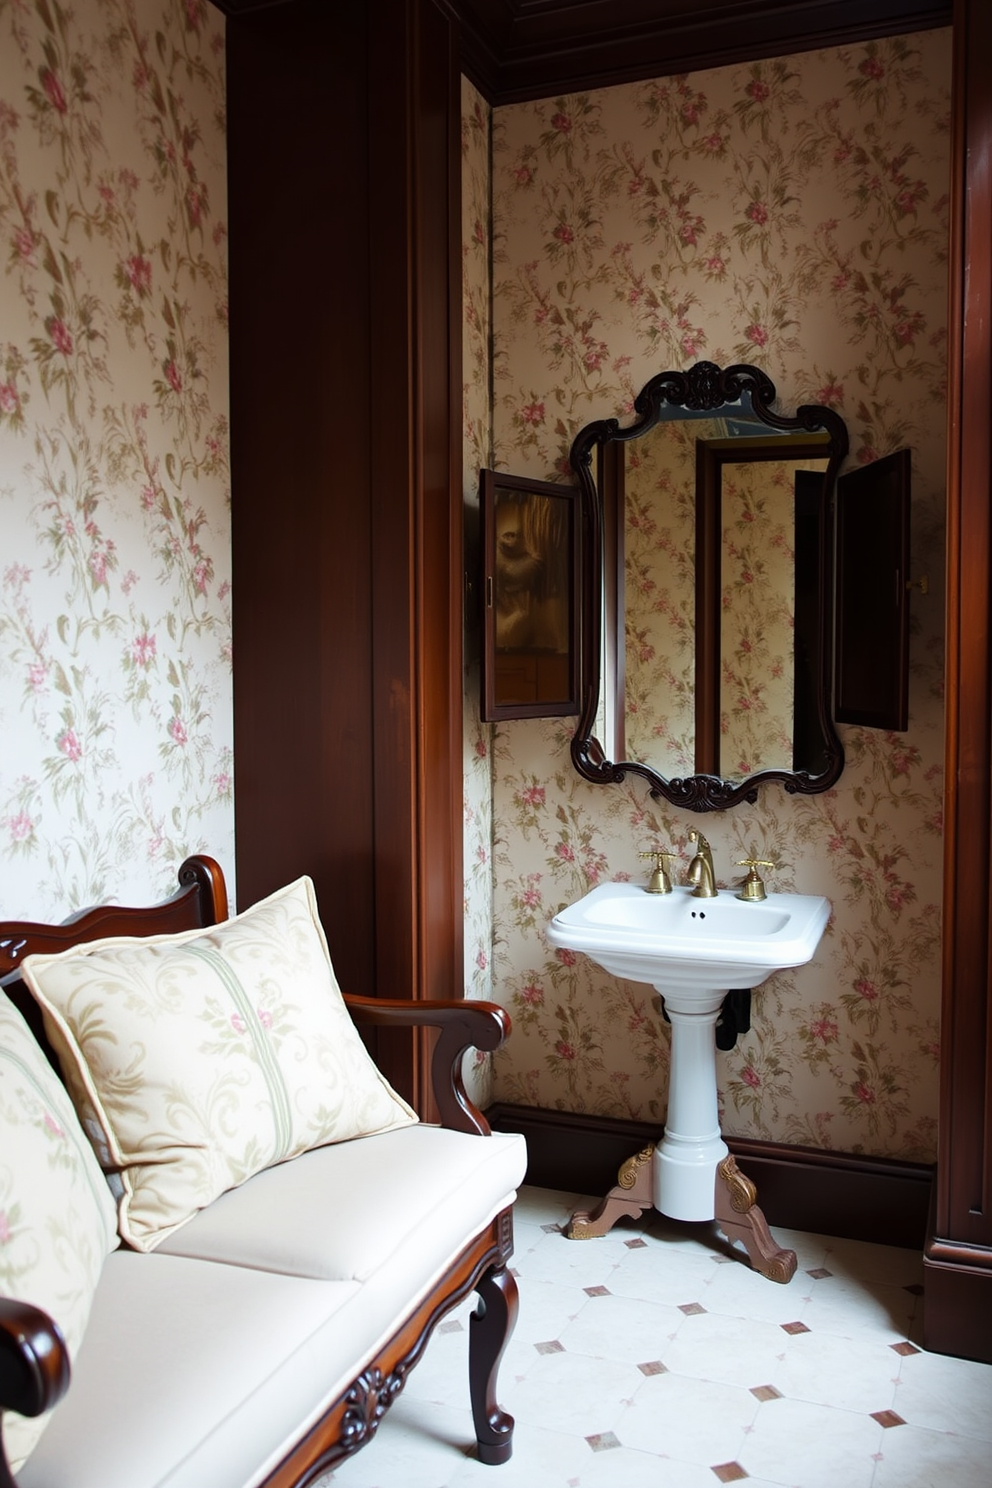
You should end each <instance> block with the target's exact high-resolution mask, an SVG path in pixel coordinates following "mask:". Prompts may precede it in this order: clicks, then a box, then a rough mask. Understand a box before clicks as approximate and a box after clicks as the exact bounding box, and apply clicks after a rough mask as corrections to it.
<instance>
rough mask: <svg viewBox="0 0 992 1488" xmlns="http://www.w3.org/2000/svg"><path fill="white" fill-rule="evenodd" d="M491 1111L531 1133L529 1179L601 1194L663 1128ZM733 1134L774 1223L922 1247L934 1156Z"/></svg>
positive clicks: (498, 1123) (532, 1111)
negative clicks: (916, 1157)
mask: <svg viewBox="0 0 992 1488" xmlns="http://www.w3.org/2000/svg"><path fill="white" fill-rule="evenodd" d="M486 1115H487V1117H488V1119H489V1123H490V1125H491V1126H492V1127H493V1129H494V1130H495V1131H515V1132H522V1133H523V1134H524V1136H525V1137H526V1138H527V1152H528V1161H527V1179H526V1181H527V1182H528V1183H532V1184H536V1185H537V1186H538V1187H541V1188H557V1189H562V1190H564V1191H566V1192H569V1193H581V1194H590V1195H594V1196H596V1195H603V1194H606V1193H607V1192H608V1191H609V1190H610V1189H611V1188H612V1187H613V1185H614V1184H615V1183H616V1181H617V1171H618V1169H619V1167H620V1165H621V1163H623V1162H624V1161H626V1159H627V1158H628V1157H630V1156H631V1155H632V1154H633V1153H635V1152H639V1151H640V1150H641V1149H642V1148H643V1147H646V1146H647V1145H648V1143H650V1142H654V1141H656V1140H657V1138H658V1135H659V1128H658V1127H657V1125H655V1124H654V1123H650V1122H644V1121H622V1120H616V1119H611V1118H609V1117H603V1116H584V1115H576V1114H574V1113H571V1112H568V1111H549V1110H543V1109H541V1108H539V1107H537V1106H514V1105H510V1104H508V1103H506V1102H503V1101H498V1102H496V1103H495V1104H494V1105H492V1106H490V1108H489V1110H488V1111H487V1112H486ZM725 1141H726V1143H727V1146H728V1147H729V1148H730V1151H731V1152H732V1153H733V1155H734V1157H735V1158H736V1159H737V1162H738V1165H739V1166H740V1168H741V1171H742V1172H744V1173H746V1174H747V1176H748V1177H749V1178H751V1179H752V1180H753V1182H754V1183H755V1184H757V1187H758V1203H759V1204H760V1205H761V1208H762V1211H763V1212H764V1215H765V1218H766V1219H767V1220H768V1223H769V1224H771V1225H782V1226H783V1227H784V1228H786V1229H790V1230H809V1231H811V1232H812V1233H814V1234H818V1235H837V1236H840V1237H843V1238H845V1239H849V1240H870V1241H873V1242H875V1243H876V1244H881V1245H901V1246H906V1247H909V1248H912V1249H922V1247H923V1243H924V1241H925V1239H926V1235H927V1213H928V1208H929V1204H930V1192H931V1188H932V1181H933V1168H932V1167H931V1166H929V1165H928V1164H925V1163H909V1162H902V1161H899V1160H897V1159H895V1158H884V1157H861V1156H858V1155H857V1154H853V1153H845V1152H825V1151H822V1150H821V1149H820V1148H816V1147H790V1146H786V1145H785V1144H784V1143H780V1142H758V1141H751V1140H749V1139H743V1138H739V1137H725ZM990 1279H992V1272H990ZM935 1347H936V1345H935ZM940 1351H941V1352H943V1350H940ZM973 1357H974V1356H973Z"/></svg>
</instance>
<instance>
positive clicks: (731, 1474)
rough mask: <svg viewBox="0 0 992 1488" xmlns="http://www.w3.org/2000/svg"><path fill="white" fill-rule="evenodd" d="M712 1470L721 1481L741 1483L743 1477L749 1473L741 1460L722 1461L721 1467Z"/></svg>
mask: <svg viewBox="0 0 992 1488" xmlns="http://www.w3.org/2000/svg"><path fill="white" fill-rule="evenodd" d="M710 1471H711V1472H712V1473H714V1474H715V1475H716V1477H718V1478H719V1479H720V1482H721V1483H739V1482H740V1481H741V1479H742V1478H746V1477H747V1473H746V1472H745V1471H744V1469H743V1468H742V1467H741V1465H740V1463H739V1462H721V1463H720V1466H719V1467H713V1468H711V1469H710Z"/></svg>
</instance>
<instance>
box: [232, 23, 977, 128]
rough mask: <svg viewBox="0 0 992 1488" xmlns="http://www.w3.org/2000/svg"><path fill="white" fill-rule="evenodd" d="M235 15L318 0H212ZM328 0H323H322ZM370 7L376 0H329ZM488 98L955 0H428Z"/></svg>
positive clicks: (608, 76)
mask: <svg viewBox="0 0 992 1488" xmlns="http://www.w3.org/2000/svg"><path fill="white" fill-rule="evenodd" d="M212 3H213V4H214V5H215V6H216V7H217V9H218V10H220V11H222V12H223V13H224V15H226V16H228V17H229V18H231V19H232V20H237V19H240V18H242V17H244V16H248V15H251V14H253V13H255V12H258V11H263V10H271V9H274V8H275V7H276V6H286V5H291V4H296V5H299V6H300V7H301V8H304V7H305V6H307V5H311V6H312V5H314V4H317V0H212ZM325 3H330V0H325ZM334 3H335V4H346V5H347V8H350V9H357V8H361V7H362V5H363V4H366V5H368V7H369V8H370V9H374V8H375V7H374V5H373V4H372V3H371V0H334ZM430 3H432V4H434V5H436V6H437V7H438V9H439V10H441V11H442V12H443V13H444V14H445V15H446V16H448V17H449V18H450V19H451V20H452V21H453V22H454V23H455V25H456V27H457V31H458V36H459V48H460V61H461V68H462V71H463V72H464V73H465V75H466V76H467V77H468V78H469V79H470V81H471V82H472V83H474V84H475V86H476V87H477V88H478V89H479V91H480V92H481V93H482V95H483V97H484V98H485V99H486V100H487V101H488V102H489V103H491V104H503V103H519V102H522V101H524V100H526V99H532V98H547V97H554V96H555V95H557V94H561V93H574V92H577V91H579V90H581V89H583V88H602V87H607V86H609V85H611V84H614V83H629V82H637V81H640V80H641V79H644V78H650V77H666V76H672V75H673V74H676V73H682V72H694V71H697V70H699V69H700V68H705V67H722V66H726V65H728V64H729V63H733V62H750V61H758V60H759V59H761V58H765V57H777V56H782V55H784V54H786V53H789V52H800V51H810V50H812V49H813V48H816V47H827V46H840V45H843V44H845V43H848V42H859V41H870V40H872V39H873V38H874V37H879V36H896V35H899V34H901V33H904V32H908V31H926V30H930V29H932V28H933V27H935V26H946V25H949V24H950V21H951V11H952V0H430Z"/></svg>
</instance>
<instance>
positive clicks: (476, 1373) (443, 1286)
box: [0, 856, 517, 1488]
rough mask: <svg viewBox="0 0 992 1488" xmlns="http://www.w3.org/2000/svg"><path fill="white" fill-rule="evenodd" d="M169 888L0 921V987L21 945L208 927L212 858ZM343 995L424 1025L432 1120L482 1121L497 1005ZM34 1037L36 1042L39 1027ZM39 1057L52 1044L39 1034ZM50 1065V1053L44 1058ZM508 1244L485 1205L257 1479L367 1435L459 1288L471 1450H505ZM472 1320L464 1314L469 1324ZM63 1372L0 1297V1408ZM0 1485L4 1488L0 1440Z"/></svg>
mask: <svg viewBox="0 0 992 1488" xmlns="http://www.w3.org/2000/svg"><path fill="white" fill-rule="evenodd" d="M179 883H180V888H179V890H178V891H177V892H176V893H175V894H174V895H173V896H172V897H171V898H170V899H167V900H164V901H163V902H162V903H160V904H157V905H153V906H151V907H150V908H131V907H121V906H117V905H100V906H97V907H96V908H94V909H89V910H83V911H82V912H80V913H79V914H77V915H75V916H73V918H72V920H70V921H67V922H66V923H65V924H63V925H45V924H41V923H37V922H33V921H6V922H0V969H4V968H5V969H6V973H7V974H6V976H5V977H4V980H3V990H4V992H5V993H6V994H7V995H8V996H11V997H12V998H13V1000H15V1001H17V1002H18V1005H20V1006H21V1007H22V1009H23V1008H24V1007H25V1003H28V1004H30V1005H31V1006H32V1007H33V1006H34V1004H33V1003H32V1002H31V998H30V995H29V993H28V992H27V989H26V988H25V987H24V985H23V983H22V982H21V980H20V977H19V975H18V968H19V965H20V962H21V961H22V960H23V958H24V957H25V956H28V955H31V954H32V953H33V952H42V951H45V952H51V951H59V950H66V949H68V948H69V947H70V946H72V945H76V944H82V943H85V942H89V941H92V940H97V939H100V938H102V937H103V936H105V935H138V936H142V935H158V934H171V933H173V932H177V931H182V930H195V929H201V928H202V929H209V927H210V926H211V925H214V924H218V923H220V922H221V921H222V920H224V919H225V918H226V916H227V891H226V888H225V883H224V875H223V872H222V870H221V868H220V867H219V865H218V864H217V863H216V861H215V860H214V859H213V858H209V857H205V856H198V857H193V858H188V859H187V860H186V862H185V863H183V865H182V867H181V868H180V869H179ZM343 995H344V1000H345V1003H346V1004H347V1006H348V1009H349V1011H350V1012H351V1015H352V1017H353V1018H354V1020H355V1022H356V1023H358V1024H360V1025H361V1024H363V1023H364V1024H369V1025H371V1026H374V1027H394V1026H401V1025H404V1024H405V1025H407V1026H411V1025H412V1026H416V1027H418V1028H428V1027H430V1028H435V1029H438V1030H439V1036H438V1038H437V1042H436V1044H435V1047H434V1055H433V1062H432V1069H431V1076H432V1079H433V1081H434V1091H433V1099H434V1103H435V1107H436V1109H437V1111H438V1112H439V1116H440V1122H441V1125H442V1126H445V1127H450V1128H451V1129H453V1130H455V1131H462V1132H468V1133H472V1134H478V1135H479V1138H480V1140H484V1139H485V1136H486V1135H487V1134H488V1132H489V1124H488V1122H487V1121H486V1118H485V1116H483V1114H482V1112H481V1111H480V1110H478V1108H477V1107H476V1106H475V1105H473V1103H472V1101H471V1100H470V1098H469V1096H468V1094H467V1093H466V1090H465V1085H464V1082H463V1079H462V1068H463V1065H464V1059H465V1055H466V1054H467V1053H468V1051H469V1050H470V1049H472V1048H479V1049H485V1050H494V1049H497V1048H499V1046H500V1045H501V1044H502V1043H503V1041H504V1039H505V1038H506V1037H507V1036H508V1035H509V1032H510V1019H509V1015H508V1014H507V1013H506V1012H505V1011H504V1009H503V1008H501V1007H498V1006H496V1004H495V1003H490V1002H464V1001H448V1002H435V1001H426V1000H425V1001H419V1002H413V1001H410V1000H408V999H407V1000H404V999H384V998H369V997H353V996H349V994H348V993H344V994H343ZM41 1041H42V1042H43V1043H44V1042H45V1041H44V1037H43V1035H42V1039H41ZM45 1047H46V1052H48V1054H49V1058H50V1059H52V1060H53V1062H54V1056H53V1055H52V1054H51V1051H50V1050H49V1049H48V1046H47V1043H46V1044H45ZM57 1067H58V1066H57V1065H56V1068H57ZM512 1253H513V1216H512V1212H511V1211H510V1210H508V1209H507V1210H503V1211H502V1212H501V1213H500V1214H497V1215H496V1216H495V1218H494V1219H493V1220H492V1221H491V1223H490V1224H489V1225H487V1226H486V1228H485V1229H484V1230H483V1231H481V1232H480V1234H478V1235H477V1236H476V1237H475V1238H474V1239H473V1240H472V1241H470V1243H469V1244H468V1245H466V1246H465V1248H464V1250H463V1251H462V1252H461V1254H460V1255H459V1256H458V1257H457V1258H456V1259H455V1260H454V1261H453V1262H452V1264H451V1266H450V1267H449V1268H448V1270H447V1272H446V1273H445V1275H444V1276H443V1277H442V1278H441V1279H440V1280H439V1281H438V1282H436V1283H435V1285H434V1287H433V1288H432V1290H431V1292H430V1294H429V1295H428V1296H427V1297H425V1298H424V1300H423V1301H422V1302H421V1303H420V1304H419V1305H418V1306H417V1307H416V1308H414V1310H413V1311H412V1312H411V1313H410V1314H409V1316H408V1317H406V1318H405V1319H404V1320H403V1322H402V1323H401V1324H400V1326H399V1327H398V1328H397V1330H396V1332H395V1333H394V1334H393V1336H392V1337H391V1338H390V1339H389V1341H388V1342H387V1343H386V1344H385V1345H384V1346H383V1347H382V1348H381V1349H380V1350H379V1352H378V1353H377V1355H376V1357H375V1358H374V1359H373V1360H372V1361H371V1362H370V1363H369V1365H368V1366H367V1368H366V1369H364V1370H363V1371H362V1373H361V1375H360V1376H359V1377H358V1378H357V1379H355V1380H353V1381H352V1382H351V1383H350V1384H349V1385H348V1386H347V1388H346V1389H344V1390H343V1391H342V1392H341V1394H340V1395H339V1396H338V1398H337V1400H335V1401H334V1402H333V1404H332V1405H331V1406H329V1407H328V1409H327V1410H326V1411H325V1413H324V1414H323V1416H322V1417H321V1418H320V1420H319V1421H318V1422H317V1423H316V1425H315V1426H314V1427H313V1428H312V1429H311V1431H310V1432H309V1433H308V1434H307V1435H306V1437H304V1438H303V1440H302V1441H301V1442H300V1443H299V1444H298V1445H297V1446H296V1448H295V1449H294V1450H293V1451H292V1452H291V1453H290V1454H289V1456H288V1457H287V1458H286V1459H285V1460H284V1461H283V1462H282V1463H280V1465H279V1466H278V1467H277V1468H276V1469H275V1470H274V1471H273V1472H272V1473H271V1474H270V1475H269V1477H267V1478H266V1479H265V1483H264V1485H263V1488H304V1485H306V1484H308V1483H312V1482H313V1481H314V1479H315V1478H317V1477H319V1476H320V1474H321V1473H322V1472H325V1471H326V1470H327V1468H329V1467H330V1466H332V1465H333V1464H334V1463H335V1462H338V1461H340V1460H341V1459H342V1458H343V1457H346V1456H349V1455H351V1454H352V1453H353V1452H356V1451H357V1450H358V1449H359V1448H360V1447H362V1446H364V1445H365V1443H366V1442H368V1441H370V1440H371V1439H372V1437H373V1436H374V1435H375V1432H376V1428H377V1427H378V1424H379V1421H380V1420H381V1419H382V1416H383V1415H384V1414H385V1412H386V1410H387V1409H388V1407H389V1405H390V1404H391V1403H392V1401H393V1400H394V1399H395V1398H396V1396H397V1395H398V1394H399V1393H400V1391H401V1390H402V1388H403V1385H404V1383H405V1381H406V1377H407V1375H408V1374H409V1372H410V1370H411V1369H412V1368H413V1367H414V1365H415V1364H416V1363H417V1361H418V1360H419V1359H420V1357H421V1355H422V1354H423V1352H424V1349H425V1348H426V1346H427V1343H428V1341H429V1339H430V1336H431V1334H432V1333H433V1331H434V1328H435V1327H436V1325H437V1324H438V1323H439V1322H440V1320H441V1319H442V1318H443V1317H444V1316H445V1314H446V1313H448V1312H450V1310H451V1309H452V1308H453V1307H455V1306H456V1305H457V1304H458V1303H459V1302H460V1301H461V1300H462V1299H463V1298H464V1297H466V1296H467V1295H468V1294H469V1292H472V1291H476V1292H478V1294H479V1309H480V1324H479V1326H477V1327H476V1329H475V1331H474V1332H473V1333H471V1334H470V1349H469V1393H470V1398H471V1402H472V1415H473V1420H474V1422H475V1425H476V1431H477V1435H478V1443H477V1448H478V1453H479V1458H480V1460H481V1461H483V1462H490V1463H499V1462H505V1461H506V1460H507V1459H508V1458H509V1456H510V1454H511V1448H512V1438H513V1417H512V1416H509V1415H507V1414H506V1413H505V1412H504V1411H502V1410H501V1409H500V1408H499V1406H498V1404H497V1403H496V1395H495V1390H496V1376H497V1371H498V1368H499V1362H500V1358H501V1357H502V1354H503V1350H504V1348H505V1347H506V1344H507V1342H508V1340H509V1337H510V1333H511V1332H512V1329H513V1325H514V1323H515V1321H516V1316H517V1288H516V1282H515V1281H514V1279H513V1276H512V1275H511V1274H510V1272H509V1270H508V1269H507V1266H508V1262H509V1259H510V1256H511V1255H512ZM474 1323H475V1319H473V1320H472V1323H471V1324H470V1327H472V1326H473V1324H474ZM69 1383H70V1371H69V1356H68V1351H67V1348H66V1345H65V1340H64V1339H63V1338H62V1335H61V1333H60V1332H59V1330H58V1328H57V1327H56V1325H55V1324H54V1322H53V1321H52V1320H51V1319H50V1318H49V1317H48V1316H47V1315H46V1314H45V1313H44V1312H42V1311H40V1310H39V1309H38V1308H35V1307H28V1306H26V1305H25V1304H23V1303H20V1302H16V1301H13V1300H11V1299H10V1298H5V1297H0V1416H2V1412H3V1411H4V1410H17V1411H20V1412H21V1413H22V1414H24V1415H30V1416H33V1415H38V1414H40V1413H41V1412H42V1411H44V1410H49V1409H50V1408H51V1407H52V1406H54V1405H55V1404H56V1403H57V1402H58V1401H59V1400H60V1399H61V1398H62V1396H63V1395H64V1394H65V1392H66V1390H67V1389H68V1387H69ZM0 1488H16V1484H15V1483H14V1480H13V1478H12V1477H11V1476H10V1472H9V1469H8V1467H7V1463H6V1459H5V1458H4V1455H3V1450H2V1441H0Z"/></svg>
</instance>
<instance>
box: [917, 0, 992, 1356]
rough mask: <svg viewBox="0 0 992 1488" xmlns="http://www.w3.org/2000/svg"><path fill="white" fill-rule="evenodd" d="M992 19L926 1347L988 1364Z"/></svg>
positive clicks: (955, 387)
mask: <svg viewBox="0 0 992 1488" xmlns="http://www.w3.org/2000/svg"><path fill="white" fill-rule="evenodd" d="M990 55H992V7H990V6H989V4H988V0H956V5H955V11H954V120H953V143H952V160H953V172H952V202H951V206H952V210H951V243H950V306H949V315H948V417H949V425H948V480H947V614H948V627H947V661H946V669H945V672H946V695H947V706H946V721H947V742H946V781H945V803H944V981H943V1005H942V1016H941V1062H940V1136H939V1153H938V1164H937V1183H936V1189H935V1194H934V1205H933V1212H932V1215H931V1219H930V1225H929V1238H928V1241H927V1246H926V1253H925V1257H924V1280H925V1293H924V1335H923V1336H924V1342H925V1344H926V1346H927V1348H932V1349H936V1350H938V1351H940V1352H945V1353H960V1354H963V1355H966V1356H967V1357H970V1358H982V1359H985V1360H987V1361H989V1362H992V964H990V956H992V902H990V891H992V763H990V753H992V610H990V595H989V587H990V577H992V433H990V425H992V90H990V89H989V86H988V58H989V56H990Z"/></svg>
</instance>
